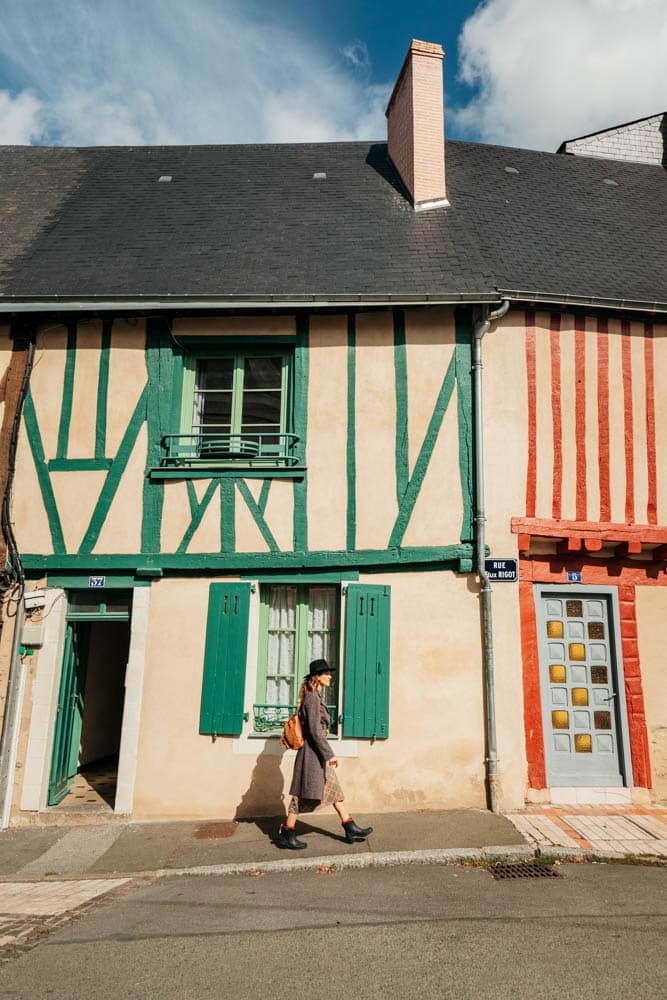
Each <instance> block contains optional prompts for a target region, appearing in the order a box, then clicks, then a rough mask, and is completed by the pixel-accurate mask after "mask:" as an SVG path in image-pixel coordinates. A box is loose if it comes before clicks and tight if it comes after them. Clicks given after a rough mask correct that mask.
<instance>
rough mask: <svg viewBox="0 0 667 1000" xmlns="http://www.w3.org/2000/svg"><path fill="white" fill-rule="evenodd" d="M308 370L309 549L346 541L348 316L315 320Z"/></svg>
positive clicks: (335, 546)
mask: <svg viewBox="0 0 667 1000" xmlns="http://www.w3.org/2000/svg"><path fill="white" fill-rule="evenodd" d="M310 347H311V350H310V353H309V358H310V361H309V372H308V442H307V454H306V464H307V466H308V545H309V547H310V548H311V549H315V550H318V549H334V550H335V549H345V548H346V547H347V545H346V539H347V528H346V513H347V317H346V316H313V317H312V318H311V322H310Z"/></svg>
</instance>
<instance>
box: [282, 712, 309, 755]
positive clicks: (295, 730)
mask: <svg viewBox="0 0 667 1000" xmlns="http://www.w3.org/2000/svg"><path fill="white" fill-rule="evenodd" d="M300 708H301V702H299V704H298V705H297V706H296V712H295V713H294V715H290V717H289V719H288V720H287V722H286V723H285V725H284V726H283V735H282V736H281V737H280V742H281V744H282V745H283V746H284V747H285V749H286V750H300V749H301V747H302V746H303V744H304V739H303V729H302V728H301V719H300V718H299V709H300Z"/></svg>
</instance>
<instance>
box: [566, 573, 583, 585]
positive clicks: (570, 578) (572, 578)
mask: <svg viewBox="0 0 667 1000" xmlns="http://www.w3.org/2000/svg"><path fill="white" fill-rule="evenodd" d="M567 582H568V583H581V573H568V574H567Z"/></svg>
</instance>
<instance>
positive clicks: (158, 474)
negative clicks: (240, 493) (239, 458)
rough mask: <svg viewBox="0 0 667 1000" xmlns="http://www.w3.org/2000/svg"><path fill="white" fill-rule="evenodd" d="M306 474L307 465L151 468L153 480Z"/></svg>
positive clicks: (301, 476) (300, 477) (274, 477)
mask: <svg viewBox="0 0 667 1000" xmlns="http://www.w3.org/2000/svg"><path fill="white" fill-rule="evenodd" d="M305 474H306V467H305V465H291V466H289V468H277V467H276V466H270V465H265V466H260V465H246V464H242V463H239V464H238V465H224V466H220V465H209V466H201V465H198V466H196V467H194V466H187V465H181V466H178V467H171V468H164V467H162V466H160V467H157V468H153V469H150V470H149V473H148V476H149V479H150V480H151V482H159V481H160V480H164V479H303V477H304V476H305Z"/></svg>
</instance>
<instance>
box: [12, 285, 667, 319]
mask: <svg viewBox="0 0 667 1000" xmlns="http://www.w3.org/2000/svg"><path fill="white" fill-rule="evenodd" d="M499 298H500V299H503V300H504V299H510V300H511V301H512V302H516V303H519V302H522V303H526V304H530V305H533V304H537V303H543V304H544V305H549V306H554V305H556V306H558V305H560V306H564V305H570V306H579V307H582V308H584V307H589V308H594V309H617V310H620V311H623V312H645V313H667V301H665V302H661V301H659V300H657V299H656V300H654V301H648V300H644V299H613V298H606V297H603V296H595V295H592V296H591V295H589V296H587V295H571V294H569V293H568V292H542V291H538V290H537V289H533V290H530V289H529V290H526V289H516V288H498V289H497V290H494V291H491V292H489V291H486V292H471V293H468V292H443V293H434V294H431V293H421V294H409V293H403V294H401V293H394V292H380V293H377V294H364V293H348V294H340V295H339V294H335V295H329V294H326V293H324V294H318V295H247V296H246V295H193V296H191V295H170V294H168V293H159V294H157V295H134V296H132V297H130V298H127V297H124V296H122V295H107V296H99V297H94V296H93V297H91V298H78V297H77V296H67V295H32V296H25V295H24V296H19V295H16V296H11V295H8V296H1V297H0V315H2V314H11V313H16V314H18V313H49V312H51V313H52V312H73V313H77V312H116V313H123V312H129V313H137V312H153V311H159V310H174V309H179V310H181V309H209V310H210V309H221V310H229V309H267V308H272V309H286V310H288V309H295V308H298V307H299V306H303V307H308V308H311V309H326V308H331V307H337V308H352V307H354V306H359V307H364V306H369V307H376V308H381V307H383V306H384V307H387V306H400V305H403V306H427V305H428V306H433V305H461V304H468V305H483V304H488V305H492V304H493V303H495V302H497V301H498V299H499Z"/></svg>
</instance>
